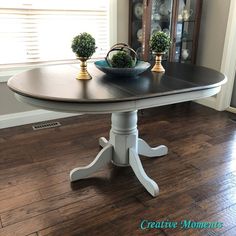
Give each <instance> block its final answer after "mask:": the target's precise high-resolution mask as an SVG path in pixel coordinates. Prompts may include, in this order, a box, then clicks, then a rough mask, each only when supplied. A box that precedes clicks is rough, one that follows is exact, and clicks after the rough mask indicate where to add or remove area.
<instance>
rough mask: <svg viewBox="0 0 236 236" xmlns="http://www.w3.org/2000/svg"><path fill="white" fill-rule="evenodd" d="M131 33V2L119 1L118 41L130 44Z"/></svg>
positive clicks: (126, 0)
mask: <svg viewBox="0 0 236 236" xmlns="http://www.w3.org/2000/svg"><path fill="white" fill-rule="evenodd" d="M128 32H129V1H128V0H118V1H117V41H118V42H119V43H128V41H129V38H128Z"/></svg>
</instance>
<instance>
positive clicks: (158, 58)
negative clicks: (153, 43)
mask: <svg viewBox="0 0 236 236" xmlns="http://www.w3.org/2000/svg"><path fill="white" fill-rule="evenodd" d="M164 54H165V53H163V52H162V53H155V55H156V59H155V61H156V63H155V65H154V66H153V68H152V71H153V72H158V73H163V72H165V69H164V67H163V66H162V64H161V61H162V56H163V55H164Z"/></svg>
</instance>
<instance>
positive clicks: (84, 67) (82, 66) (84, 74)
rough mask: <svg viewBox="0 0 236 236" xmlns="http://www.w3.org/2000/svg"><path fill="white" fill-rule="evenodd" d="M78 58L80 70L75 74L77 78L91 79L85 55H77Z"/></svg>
mask: <svg viewBox="0 0 236 236" xmlns="http://www.w3.org/2000/svg"><path fill="white" fill-rule="evenodd" d="M78 59H79V60H80V72H79V74H78V76H77V79H81V80H89V79H92V76H91V75H90V74H89V73H88V71H87V60H88V58H87V57H78Z"/></svg>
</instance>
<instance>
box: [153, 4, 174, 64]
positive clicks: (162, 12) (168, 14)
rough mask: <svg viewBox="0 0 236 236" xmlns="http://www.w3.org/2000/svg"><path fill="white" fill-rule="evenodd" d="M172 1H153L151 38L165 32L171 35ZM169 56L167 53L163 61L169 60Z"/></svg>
mask: <svg viewBox="0 0 236 236" xmlns="http://www.w3.org/2000/svg"><path fill="white" fill-rule="evenodd" d="M172 8H173V1H172V0H153V1H152V11H151V32H150V37H151V36H152V34H153V33H156V32H158V31H163V32H165V33H167V34H168V35H170V34H171V20H172ZM168 57H169V54H168V53H166V54H165V55H164V57H163V60H167V59H168Z"/></svg>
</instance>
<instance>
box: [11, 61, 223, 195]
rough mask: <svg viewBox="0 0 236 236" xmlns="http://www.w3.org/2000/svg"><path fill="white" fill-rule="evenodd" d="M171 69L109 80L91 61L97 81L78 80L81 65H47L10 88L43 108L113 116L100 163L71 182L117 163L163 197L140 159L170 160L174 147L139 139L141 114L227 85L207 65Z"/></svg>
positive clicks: (81, 170)
mask: <svg viewBox="0 0 236 236" xmlns="http://www.w3.org/2000/svg"><path fill="white" fill-rule="evenodd" d="M165 69H166V72H165V73H162V74H159V73H154V72H151V70H150V68H149V69H148V70H147V71H146V72H144V73H142V74H141V75H140V76H137V77H134V78H123V77H117V76H115V77H109V76H107V75H106V74H104V73H103V72H101V71H99V70H98V69H97V68H96V67H95V66H94V65H93V64H92V63H89V65H88V70H89V73H90V74H91V76H92V79H91V80H77V79H76V77H77V74H78V71H79V67H78V66H77V65H75V64H70V65H59V66H47V67H42V68H37V69H32V70H29V71H26V72H23V73H21V74H18V75H15V76H13V77H12V78H10V79H9V81H8V86H9V88H10V89H11V90H12V91H13V92H14V93H15V97H16V98H17V99H18V100H19V101H21V102H24V103H27V104H30V105H33V106H36V107H39V108H43V109H47V110H53V111H62V112H72V113H84V114H101V113H111V130H110V135H109V136H110V137H109V139H106V138H104V137H101V138H100V139H99V144H100V146H101V147H102V149H101V151H100V152H99V153H98V154H97V156H96V158H95V159H94V161H93V162H92V163H90V164H89V165H88V166H85V167H77V168H75V169H73V170H72V171H71V172H70V180H71V181H72V182H73V181H77V180H80V179H83V178H85V177H88V176H89V175H91V174H92V173H94V172H95V171H97V170H98V169H100V168H102V167H103V166H104V165H106V164H107V163H109V162H112V163H113V164H114V165H116V166H120V167H123V166H130V167H131V168H132V169H133V171H134V173H135V175H136V177H137V178H138V180H139V181H140V182H141V184H142V185H143V186H144V187H145V188H146V190H147V191H148V192H149V193H150V194H151V195H152V196H157V195H158V193H159V188H158V185H157V183H156V182H155V181H154V180H152V179H151V178H149V177H148V176H147V174H146V173H145V171H144V169H143V166H142V164H141V161H140V158H139V155H143V156H147V157H159V156H164V155H167V153H168V148H167V147H166V146H164V145H160V146H157V147H153V148H152V147H150V146H149V145H148V144H147V143H146V142H145V141H144V140H143V139H141V138H140V137H139V135H138V129H137V111H138V110H139V109H146V108H151V107H158V106H164V105H168V104H174V103H180V102H184V101H191V100H196V99H201V98H205V97H210V96H213V95H215V94H217V93H219V92H220V89H221V86H222V85H223V84H224V83H225V82H226V77H225V75H223V74H221V73H219V72H217V71H215V70H212V69H208V68H205V67H200V66H194V65H190V64H181V63H166V64H165ZM124 184H125V183H124Z"/></svg>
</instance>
